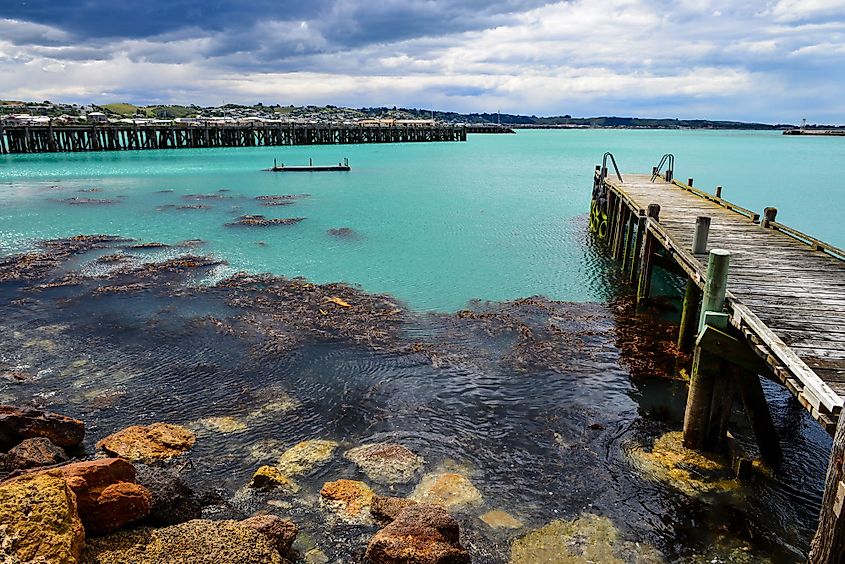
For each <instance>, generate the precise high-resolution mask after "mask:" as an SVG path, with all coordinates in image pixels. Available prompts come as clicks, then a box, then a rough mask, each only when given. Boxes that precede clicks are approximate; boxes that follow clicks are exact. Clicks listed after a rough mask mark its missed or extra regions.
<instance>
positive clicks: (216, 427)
mask: <svg viewBox="0 0 845 564" xmlns="http://www.w3.org/2000/svg"><path fill="white" fill-rule="evenodd" d="M197 423H198V424H199V425H201V426H202V427H205V428H206V429H209V430H211V431H217V432H218V433H239V432H241V431H246V428H247V426H246V423H244V422H243V421H241V420H240V419H238V418H237V417H231V416H228V415H226V416H221V417H205V418H203V419H200V420H199V421H197Z"/></svg>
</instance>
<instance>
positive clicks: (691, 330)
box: [678, 279, 701, 352]
mask: <svg viewBox="0 0 845 564" xmlns="http://www.w3.org/2000/svg"><path fill="white" fill-rule="evenodd" d="M700 301H701V289H700V288H699V287H698V284H696V283H695V281H694V280H692V279H687V288H686V291H685V292H684V305H683V309H682V310H681V326H680V328H679V330H678V349H680V350H681V351H682V352H690V351H691V350H692V345H693V342H694V341H695V333H696V331H697V330H698V304H699V302H700Z"/></svg>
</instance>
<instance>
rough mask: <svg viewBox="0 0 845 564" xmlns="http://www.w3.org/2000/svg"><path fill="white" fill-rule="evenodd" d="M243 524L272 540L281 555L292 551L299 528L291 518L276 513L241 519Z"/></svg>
mask: <svg viewBox="0 0 845 564" xmlns="http://www.w3.org/2000/svg"><path fill="white" fill-rule="evenodd" d="M241 524H242V525H245V526H247V527H250V528H252V529H255V530H256V531H258V532H259V533H261V534H262V535H264V536H265V537H267V538H268V539H269V540H270V543H271V544H272V545H273V547H274V548H275V549H276V550H278V551H279V554H281V555H287V554H288V553H289V552H290V548H291V546H293V541H295V540H296V535H298V534H299V528H298V527H297V526H296V523H294V522H293V521H291V520H290V519H282V518H281V517H278V516H276V515H255V516H253V517H250V518H249V519H244V520H243V521H241Z"/></svg>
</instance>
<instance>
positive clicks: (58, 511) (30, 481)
mask: <svg viewBox="0 0 845 564" xmlns="http://www.w3.org/2000/svg"><path fill="white" fill-rule="evenodd" d="M84 541H85V530H84V529H83V527H82V522H81V521H80V520H79V515H78V514H77V510H76V496H75V495H74V494H73V492H72V491H71V490H70V488H68V486H67V483H66V482H65V479H64V477H63V476H62V475H61V474H60V473H58V472H55V471H51V472H45V473H38V474H29V475H25V476H21V477H20V478H17V479H15V480H11V481H8V482H5V483H3V484H0V561H2V562H45V563H56V564H74V563H76V562H77V560H78V558H79V554H80V552H81V550H82V544H83V542H84Z"/></svg>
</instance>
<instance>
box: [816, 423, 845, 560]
mask: <svg viewBox="0 0 845 564" xmlns="http://www.w3.org/2000/svg"><path fill="white" fill-rule="evenodd" d="M843 505H845V417H840V418H839V424H838V425H837V427H836V434H835V435H834V437H833V448H832V449H831V451H830V463H829V465H828V468H827V479H826V480H825V486H824V496H823V497H822V510H821V515H820V516H819V527H818V529H816V534H815V536H814V537H813V541H812V543H811V544H810V556H809V558H808V559H807V562H808V564H843V562H845V511H843Z"/></svg>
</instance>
